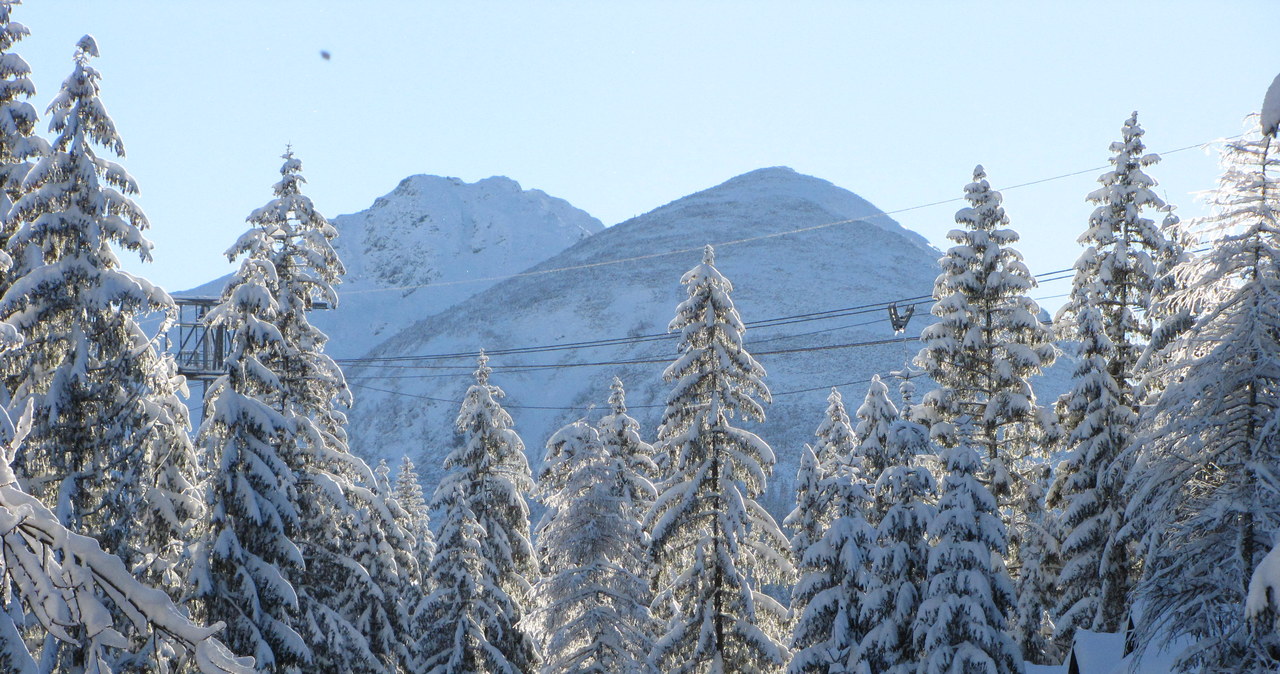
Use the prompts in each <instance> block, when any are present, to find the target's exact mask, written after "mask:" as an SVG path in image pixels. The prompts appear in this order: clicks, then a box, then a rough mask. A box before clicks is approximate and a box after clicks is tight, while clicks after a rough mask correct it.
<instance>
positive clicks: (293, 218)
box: [228, 150, 402, 674]
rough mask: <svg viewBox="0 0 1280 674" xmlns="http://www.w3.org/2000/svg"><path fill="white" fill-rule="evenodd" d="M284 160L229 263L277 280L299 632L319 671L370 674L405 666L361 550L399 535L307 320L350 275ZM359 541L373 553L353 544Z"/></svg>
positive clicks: (329, 229) (340, 387) (320, 338)
mask: <svg viewBox="0 0 1280 674" xmlns="http://www.w3.org/2000/svg"><path fill="white" fill-rule="evenodd" d="M282 159H284V164H283V165H282V166H281V168H280V176H281V177H280V181H279V182H277V183H276V184H275V185H274V186H273V187H272V191H273V198H272V199H271V200H270V201H268V202H267V203H266V204H265V205H263V206H262V207H261V208H258V209H256V210H254V211H253V212H252V213H250V214H249V217H248V218H247V220H248V222H249V223H250V224H251V225H253V227H252V228H251V229H250V231H249V232H247V233H246V234H245V235H244V236H242V237H241V239H240V241H239V242H238V243H237V244H236V246H234V247H233V248H232V249H231V251H229V252H228V255H237V254H244V255H249V256H254V255H261V256H263V257H264V259H266V260H268V261H269V262H270V264H271V265H272V267H273V269H274V271H275V279H274V283H273V284H272V285H271V287H270V288H271V291H272V293H273V294H274V298H275V301H276V304H277V307H278V308H277V311H276V315H275V323H274V325H275V326H276V328H277V329H278V330H279V333H280V339H281V347H282V348H281V350H280V352H279V354H278V357H277V358H276V359H275V360H274V361H273V362H272V363H271V364H270V365H271V367H272V370H273V372H274V373H275V374H276V376H277V377H278V386H279V396H278V401H279V409H280V410H282V411H283V412H284V415H285V417H286V419H287V420H288V423H289V425H290V429H289V432H287V433H285V434H284V435H283V436H281V443H282V444H281V445H280V457H281V458H282V459H283V460H284V461H285V463H286V464H287V465H288V466H289V468H290V469H291V470H292V471H293V472H294V475H295V477H296V480H297V483H296V488H295V491H294V494H295V499H296V500H295V504H296V510H297V514H298V529H297V531H296V533H295V534H294V535H293V541H294V543H296V544H297V546H298V548H299V549H300V550H301V552H302V555H303V558H304V559H305V560H306V565H305V567H304V568H303V569H301V572H300V573H298V574H297V575H295V576H294V578H293V584H294V589H295V591H297V593H298V618H297V620H296V621H295V623H294V626H295V628H296V629H297V631H298V632H299V634H301V635H302V637H303V639H304V640H305V641H306V642H307V643H308V644H310V645H311V649H312V653H313V656H314V659H313V661H312V666H314V667H315V668H316V669H318V670H322V671H344V672H370V673H371V674H373V673H376V672H383V671H386V670H387V669H388V668H390V667H393V666H394V663H395V662H397V661H398V660H399V657H398V656H397V655H396V654H395V653H391V652H387V651H386V650H385V648H388V647H392V646H394V643H395V642H394V640H389V639H387V638H385V637H380V638H375V633H381V634H384V635H385V634H386V632H387V631H388V630H389V629H390V630H392V631H394V628H393V627H389V626H387V625H386V624H384V621H385V620H390V619H392V618H393V617H394V615H395V613H394V611H391V610H389V607H390V606H392V605H393V604H394V601H391V600H388V598H387V597H386V593H384V592H383V588H382V587H380V586H379V584H378V582H377V580H375V578H373V577H372V576H371V575H370V574H369V573H368V571H369V569H367V568H366V567H364V566H363V564H362V563H361V560H359V559H356V557H355V553H356V552H357V550H364V551H366V552H367V551H368V549H369V548H368V547H367V546H372V548H373V549H377V548H378V547H380V546H381V545H382V544H383V543H385V542H386V541H387V540H388V539H389V538H395V537H398V536H400V535H402V532H399V531H398V527H397V526H396V525H395V522H394V520H393V518H391V517H390V516H389V513H388V512H387V509H386V503H385V500H384V499H383V498H382V497H381V496H380V495H379V494H378V493H377V490H376V481H375V478H374V476H373V474H372V471H370V469H369V467H368V466H367V465H366V464H365V463H364V461H363V460H361V459H359V458H358V457H356V456H354V455H352V454H351V453H350V452H349V451H348V449H347V434H346V428H345V425H346V415H345V413H344V412H343V411H342V410H343V408H346V407H348V406H349V405H350V404H351V393H350V391H349V390H348V389H347V385H346V381H345V379H344V377H343V375H342V370H341V369H340V368H339V367H338V365H337V364H336V363H335V362H334V361H333V359H332V358H330V357H329V356H328V355H327V354H325V353H324V346H325V342H327V341H328V337H327V336H325V334H324V333H323V332H321V331H320V330H319V329H317V328H316V327H315V326H313V325H312V324H311V322H310V319H309V314H310V312H311V311H312V310H314V309H315V308H317V305H318V304H326V305H328V306H335V305H336V304H337V300H338V297H337V293H336V292H335V291H334V286H335V285H336V284H338V283H340V282H341V278H342V274H343V273H344V269H343V266H342V262H341V260H339V259H338V255H337V253H336V252H335V251H334V249H333V245H332V240H333V238H334V237H336V236H337V230H336V229H334V227H333V225H331V224H330V223H329V221H328V220H326V219H325V218H324V216H322V215H320V214H319V213H318V212H316V210H315V207H314V205H313V204H312V202H311V200H310V199H309V198H307V197H306V196H305V195H304V194H302V189H301V188H302V184H303V183H305V182H306V180H305V179H304V178H303V177H302V173H301V171H302V162H301V161H300V160H298V158H297V157H295V156H294V155H293V152H292V150H286V152H285V153H284V155H283V156H282ZM335 533H337V534H338V535H335ZM370 537H371V538H370ZM355 539H361V540H364V543H365V544H366V545H361V546H356V547H353V546H352V542H353V541H354V540H355ZM363 561H365V562H369V563H373V561H372V560H370V559H365V560H363ZM388 563H390V561H389V560H388ZM384 571H386V572H387V573H392V574H394V573H396V570H395V569H393V568H385V569H384ZM382 580H384V581H387V582H391V583H393V584H394V581H388V580H387V579H386V578H383V579H382ZM370 598H373V601H374V603H375V604H376V607H378V608H381V609H386V610H377V608H375V609H374V615H370V613H369V611H370V606H369V602H370Z"/></svg>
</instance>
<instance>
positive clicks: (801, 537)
mask: <svg viewBox="0 0 1280 674" xmlns="http://www.w3.org/2000/svg"><path fill="white" fill-rule="evenodd" d="M826 478H827V473H826V471H824V470H823V468H822V465H821V464H820V463H818V455H817V454H815V453H814V451H813V448H812V447H810V446H809V445H805V446H804V450H803V451H801V452H800V467H799V469H797V470H796V507H795V508H793V509H792V510H791V512H790V513H789V514H788V515H787V517H786V519H784V520H783V521H782V525H783V526H785V527H786V528H788V529H790V530H791V532H792V533H791V556H792V559H795V560H797V561H798V560H801V559H803V558H804V553H805V551H806V550H808V549H809V546H811V545H813V544H814V543H816V542H817V541H818V539H820V538H822V534H823V532H825V531H826V529H827V525H828V524H829V523H830V521H831V518H830V516H829V514H828V513H827V512H826V511H827V505H828V503H827V501H828V500H829V499H828V494H827V493H826V485H824V482H825V480H826ZM791 610H792V613H793V614H797V615H798V614H800V613H803V612H804V606H803V605H802V603H800V602H798V601H797V600H795V599H793V600H792V603H791Z"/></svg>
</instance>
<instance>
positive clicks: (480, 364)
mask: <svg viewBox="0 0 1280 674" xmlns="http://www.w3.org/2000/svg"><path fill="white" fill-rule="evenodd" d="M475 374H476V383H477V384H479V385H481V386H488V385H489V375H490V374H493V368H491V367H489V356H487V355H485V353H484V349H480V356H479V357H477V358H476V373H475Z"/></svg>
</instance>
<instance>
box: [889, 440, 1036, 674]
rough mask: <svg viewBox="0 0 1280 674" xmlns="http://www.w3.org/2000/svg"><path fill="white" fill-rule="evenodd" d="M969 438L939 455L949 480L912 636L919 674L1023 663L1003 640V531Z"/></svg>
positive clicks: (1002, 670)
mask: <svg viewBox="0 0 1280 674" xmlns="http://www.w3.org/2000/svg"><path fill="white" fill-rule="evenodd" d="M967 435H968V434H967V433H963V432H962V433H960V436H959V438H957V439H958V443H957V444H956V445H955V446H954V447H951V448H949V449H944V450H942V457H941V458H942V460H943V462H944V463H945V466H946V475H945V476H944V477H943V479H942V488H941V496H940V497H939V499H938V512H937V514H936V515H935V516H934V518H933V521H932V522H930V523H929V537H930V538H931V539H932V545H931V547H930V549H929V576H928V577H929V582H928V585H927V586H926V588H925V593H924V601H923V602H921V604H920V609H919V612H918V614H917V616H916V619H915V624H914V626H913V629H912V634H913V637H914V641H915V647H916V649H917V650H918V651H919V652H920V654H921V658H922V659H921V661H920V666H919V669H918V670H917V671H918V672H920V673H921V674H950V673H952V672H986V673H989V674H1014V673H1020V672H1022V671H1023V666H1022V657H1021V655H1020V654H1019V652H1018V647H1017V645H1016V644H1014V643H1013V640H1012V639H1010V638H1009V636H1008V635H1007V634H1005V616H1006V615H1008V614H1009V613H1011V611H1012V607H1013V606H1012V605H1013V603H1014V601H1015V597H1014V591H1013V584H1012V583H1011V582H1010V580H1009V575H1008V572H1007V571H1006V570H1005V568H1004V561H1003V556H1004V549H1005V534H1004V525H1003V524H1002V523H1001V522H1000V514H999V511H998V510H997V508H996V500H995V498H994V497H992V496H991V492H990V491H988V490H987V488H986V486H985V485H983V483H982V480H981V479H980V475H981V474H982V472H983V467H982V459H981V458H980V457H979V455H978V452H977V451H975V450H974V448H973V447H972V446H971V445H970V444H969V443H968V442H967V441H966V436H967Z"/></svg>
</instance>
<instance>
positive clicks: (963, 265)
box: [913, 166, 1057, 662]
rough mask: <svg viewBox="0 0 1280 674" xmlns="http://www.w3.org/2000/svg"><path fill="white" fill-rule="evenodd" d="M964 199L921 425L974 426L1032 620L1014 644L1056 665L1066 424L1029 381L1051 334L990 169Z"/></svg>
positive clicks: (939, 300)
mask: <svg viewBox="0 0 1280 674" xmlns="http://www.w3.org/2000/svg"><path fill="white" fill-rule="evenodd" d="M965 198H966V199H967V200H968V202H969V206H968V207H966V208H962V209H960V210H959V211H957V212H956V222H957V223H959V224H961V225H963V226H964V227H963V229H955V230H952V231H951V232H950V233H949V234H948V235H947V238H949V239H951V240H952V241H954V242H955V243H956V245H955V246H953V247H952V248H950V249H948V251H947V253H946V255H944V256H943V257H942V259H941V260H939V264H940V265H941V266H942V273H941V274H940V275H939V276H938V279H937V281H936V282H935V284H934V292H933V294H934V299H935V300H936V302H935V303H934V306H933V314H934V315H935V316H937V317H938V322H937V323H935V324H933V325H931V326H929V327H927V328H925V329H924V331H923V332H922V333H921V336H920V339H921V341H922V342H923V343H924V346H923V348H922V349H921V350H920V353H919V354H918V355H917V356H916V360H915V363H916V365H918V366H920V367H922V368H924V369H925V371H926V372H927V373H928V374H929V376H931V377H932V378H933V380H934V381H935V382H937V384H938V388H937V389H935V390H933V391H930V392H928V393H926V394H925V396H924V399H923V400H922V401H921V404H920V405H918V406H917V407H916V408H915V409H914V410H913V416H915V418H917V419H918V420H920V421H923V422H924V423H926V424H927V425H928V426H929V427H930V434H931V435H932V436H933V437H934V438H935V439H936V440H938V441H939V442H940V443H941V444H942V445H943V446H945V447H953V446H955V444H956V442H957V440H956V438H955V434H956V432H957V428H956V422H957V420H958V419H960V418H962V417H970V418H972V419H973V420H974V437H973V440H972V442H973V445H974V447H975V449H977V450H978V451H980V452H981V453H983V454H984V463H985V465H986V468H987V470H988V474H987V475H986V476H984V479H986V480H987V484H988V487H989V489H990V490H991V492H992V493H993V494H994V495H995V497H996V498H997V500H998V502H999V503H1000V506H1001V517H1002V521H1003V522H1004V524H1005V527H1006V531H1007V532H1008V534H1009V543H1010V545H1009V557H1008V568H1009V569H1010V571H1011V572H1013V574H1014V576H1015V582H1016V583H1017V584H1016V587H1017V589H1018V591H1019V597H1018V607H1019V609H1020V610H1022V611H1024V612H1027V613H1026V614H1025V615H1023V616H1022V617H1021V618H1020V619H1019V620H1017V621H1016V622H1015V623H1014V625H1013V626H1012V627H1013V628H1014V632H1015V633H1014V638H1015V639H1016V640H1017V642H1018V644H1019V645H1020V646H1021V647H1022V648H1023V652H1024V655H1025V657H1027V659H1029V660H1032V661H1033V662H1040V661H1044V660H1046V659H1047V658H1048V654H1047V653H1046V648H1047V646H1048V643H1047V640H1046V639H1045V634H1044V632H1045V631H1046V627H1047V616H1046V615H1044V612H1043V610H1041V609H1042V608H1043V607H1044V606H1045V605H1046V601H1047V598H1045V597H1043V596H1039V595H1040V594H1042V593H1043V592H1044V591H1045V586H1046V585H1048V584H1049V582H1050V580H1051V578H1048V577H1047V573H1048V572H1049V571H1050V568H1049V566H1047V565H1046V564H1044V562H1045V561H1047V560H1046V557H1047V556H1048V555H1050V554H1051V553H1052V550H1051V549H1045V548H1051V547H1052V546H1051V541H1050V540H1049V537H1048V536H1047V534H1048V530H1047V527H1046V526H1045V523H1044V508H1043V488H1042V487H1041V485H1042V483H1043V482H1044V477H1045V471H1046V462H1047V454H1046V449H1047V447H1046V446H1047V445H1048V444H1051V443H1052V441H1053V440H1054V438H1055V436H1056V433H1057V431H1056V426H1057V424H1056V423H1055V421H1054V420H1053V419H1052V414H1051V413H1050V411H1049V410H1046V409H1043V408H1041V407H1040V406H1039V405H1038V404H1037V403H1036V399H1035V394H1034V393H1033V392H1032V389H1031V385H1030V383H1029V379H1030V378H1031V377H1032V376H1034V375H1035V374H1037V373H1038V372H1040V370H1041V368H1044V367H1046V366H1048V365H1049V364H1051V363H1052V362H1053V360H1054V359H1055V357H1056V351H1055V349H1054V346H1053V343H1052V340H1051V335H1050V329H1049V328H1048V327H1047V326H1044V325H1041V324H1040V321H1039V319H1038V318H1037V315H1038V314H1039V312H1040V309H1039V307H1038V306H1037V305H1036V303H1035V301H1034V300H1032V299H1031V298H1030V297H1028V296H1027V292H1028V291H1029V290H1030V289H1031V288H1033V287H1035V279H1034V278H1033V277H1032V276H1031V272H1030V271H1028V270H1027V267H1026V265H1025V264H1023V262H1022V256H1021V254H1019V253H1018V252H1017V251H1016V250H1014V249H1013V248H1012V247H1011V244H1013V243H1015V242H1017V240H1018V234H1017V233H1016V232H1015V231H1013V230H1012V229H1009V228H1008V227H1007V225H1008V224H1009V218H1008V216H1007V215H1005V212H1004V208H1003V207H1001V205H1000V202H1001V196H1000V193H999V192H997V191H995V190H993V189H991V186H990V184H989V183H988V182H987V179H986V172H985V171H984V170H983V169H982V167H981V166H978V167H977V168H975V169H974V174H973V182H971V183H970V184H969V185H967V186H966V187H965ZM1024 568H1025V569H1026V570H1027V571H1028V572H1029V573H1028V574H1023V573H1022V571H1023V569H1024ZM1041 571H1043V572H1045V573H1040V572H1041ZM1024 576H1026V577H1024ZM1024 594H1025V595H1027V596H1025V597H1024V596H1023V595H1024ZM1033 595H1034V596H1033ZM1033 614H1034V615H1033Z"/></svg>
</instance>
